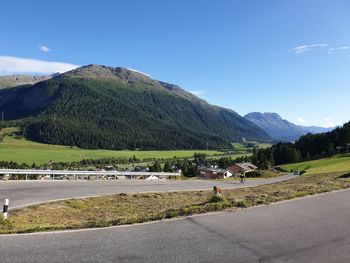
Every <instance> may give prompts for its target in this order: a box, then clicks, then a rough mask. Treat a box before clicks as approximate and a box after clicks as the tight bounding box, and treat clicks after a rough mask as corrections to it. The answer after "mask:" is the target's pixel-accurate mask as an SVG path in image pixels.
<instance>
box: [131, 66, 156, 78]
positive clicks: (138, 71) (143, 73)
mask: <svg viewBox="0 0 350 263" xmlns="http://www.w3.org/2000/svg"><path fill="white" fill-rule="evenodd" d="M127 69H128V70H131V71H134V72H137V73H140V74H142V75H145V76H147V77H149V78H150V77H151V75H150V74H147V73H145V72H142V71H140V70H137V69H133V68H127Z"/></svg>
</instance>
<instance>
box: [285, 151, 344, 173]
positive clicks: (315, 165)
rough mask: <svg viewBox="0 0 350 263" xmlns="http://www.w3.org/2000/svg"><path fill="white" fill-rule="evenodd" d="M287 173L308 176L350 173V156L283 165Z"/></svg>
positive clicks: (341, 155) (342, 155) (336, 156)
mask: <svg viewBox="0 0 350 263" xmlns="http://www.w3.org/2000/svg"><path fill="white" fill-rule="evenodd" d="M281 168H282V169H284V170H286V171H296V170H297V171H305V173H306V174H318V173H329V172H344V171H350V154H340V155H335V156H332V157H330V158H323V159H318V160H313V161H307V162H301V163H293V164H287V165H281Z"/></svg>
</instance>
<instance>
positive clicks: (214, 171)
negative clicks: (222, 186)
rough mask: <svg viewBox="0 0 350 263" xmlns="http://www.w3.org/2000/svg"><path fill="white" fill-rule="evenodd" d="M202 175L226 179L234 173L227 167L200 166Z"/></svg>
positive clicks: (203, 176)
mask: <svg viewBox="0 0 350 263" xmlns="http://www.w3.org/2000/svg"><path fill="white" fill-rule="evenodd" d="M198 170H199V172H200V177H202V178H206V179H225V178H228V177H231V176H232V175H233V174H232V173H231V172H230V171H228V170H226V169H219V168H212V167H199V168H198Z"/></svg>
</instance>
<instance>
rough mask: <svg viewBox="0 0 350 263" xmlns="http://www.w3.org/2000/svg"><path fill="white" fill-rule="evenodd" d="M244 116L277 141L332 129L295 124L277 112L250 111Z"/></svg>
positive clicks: (292, 139) (290, 139)
mask: <svg viewBox="0 0 350 263" xmlns="http://www.w3.org/2000/svg"><path fill="white" fill-rule="evenodd" d="M244 118H245V119H247V120H249V121H251V122H253V123H255V124H256V125H258V126H259V127H260V128H262V129H263V130H264V131H266V133H267V134H269V135H270V137H271V138H273V139H274V140H277V141H295V140H297V139H298V138H299V137H300V136H302V135H305V134H308V133H312V134H315V133H323V132H328V131H330V130H332V129H334V128H323V127H315V126H310V127H304V126H300V125H295V124H294V123H291V122H289V121H287V120H284V119H282V118H281V116H280V115H278V114H277V113H268V112H265V113H260V112H252V113H249V114H247V115H245V116H244Z"/></svg>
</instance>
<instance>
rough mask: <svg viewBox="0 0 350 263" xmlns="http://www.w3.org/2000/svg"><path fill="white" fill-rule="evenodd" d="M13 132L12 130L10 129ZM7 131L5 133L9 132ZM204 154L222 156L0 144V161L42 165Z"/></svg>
mask: <svg viewBox="0 0 350 263" xmlns="http://www.w3.org/2000/svg"><path fill="white" fill-rule="evenodd" d="M12 130H13V129H12ZM10 131H11V129H7V130H6V132H10ZM199 152H200V153H205V154H207V155H214V154H219V155H222V154H224V153H223V152H220V151H206V150H190V151H187V150H186V151H128V150H125V151H110V150H86V149H80V148H77V147H73V148H71V147H69V146H62V145H48V144H42V143H36V142H32V141H28V140H25V139H15V138H14V137H11V136H6V137H5V138H4V140H3V142H0V161H14V162H17V163H28V164H32V163H33V162H35V163H36V164H44V163H47V162H48V161H50V160H52V161H55V162H72V161H79V160H82V159H89V158H92V159H99V158H105V157H115V158H118V157H119V158H130V157H132V156H134V155H135V156H136V158H138V159H144V158H172V157H174V156H176V157H178V158H188V157H192V156H193V154H194V153H199Z"/></svg>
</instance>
